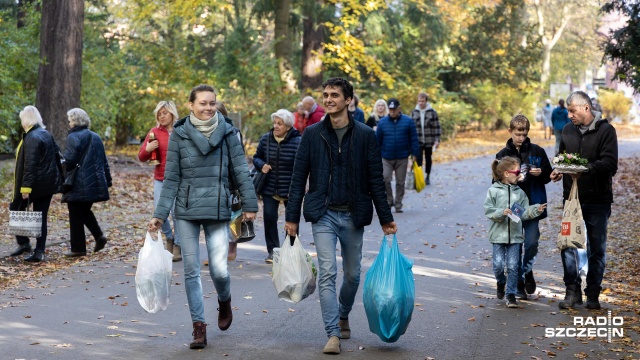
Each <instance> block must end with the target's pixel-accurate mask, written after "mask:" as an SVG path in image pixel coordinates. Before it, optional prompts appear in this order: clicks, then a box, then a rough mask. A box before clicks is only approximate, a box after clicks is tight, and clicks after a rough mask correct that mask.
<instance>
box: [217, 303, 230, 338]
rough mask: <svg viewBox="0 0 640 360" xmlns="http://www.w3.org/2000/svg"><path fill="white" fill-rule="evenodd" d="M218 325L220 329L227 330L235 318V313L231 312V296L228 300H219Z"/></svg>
mask: <svg viewBox="0 0 640 360" xmlns="http://www.w3.org/2000/svg"><path fill="white" fill-rule="evenodd" d="M218 306H220V307H219V308H218V311H219V312H218V327H219V328H220V330H222V331H225V330H227V329H228V328H229V326H231V321H232V320H233V314H232V313H231V297H229V300H227V301H220V300H218Z"/></svg>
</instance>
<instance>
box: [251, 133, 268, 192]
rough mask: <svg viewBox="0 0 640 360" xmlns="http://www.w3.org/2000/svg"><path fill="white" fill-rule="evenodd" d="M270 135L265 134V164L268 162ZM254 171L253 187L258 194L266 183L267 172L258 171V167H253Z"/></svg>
mask: <svg viewBox="0 0 640 360" xmlns="http://www.w3.org/2000/svg"><path fill="white" fill-rule="evenodd" d="M270 138H271V135H269V136H267V162H266V163H265V164H268V163H269V142H270V140H271V139H270ZM253 170H254V172H253V187H254V188H255V189H256V194H260V193H262V189H264V186H265V185H266V184H267V179H268V177H269V173H266V174H265V173H263V172H262V171H259V170H258V169H256V168H255V167H254V168H253Z"/></svg>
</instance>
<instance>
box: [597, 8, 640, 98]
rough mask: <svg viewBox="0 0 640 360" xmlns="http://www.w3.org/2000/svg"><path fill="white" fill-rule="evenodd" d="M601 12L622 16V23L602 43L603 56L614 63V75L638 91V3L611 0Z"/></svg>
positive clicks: (639, 19) (639, 17) (639, 50)
mask: <svg viewBox="0 0 640 360" xmlns="http://www.w3.org/2000/svg"><path fill="white" fill-rule="evenodd" d="M602 13H604V14H614V15H619V16H622V17H623V18H624V19H625V20H624V25H623V26H622V27H620V28H619V29H612V30H610V31H609V34H607V38H606V41H605V42H604V43H603V44H602V48H603V50H604V55H605V58H606V59H608V60H610V61H611V62H613V64H614V65H615V72H614V77H615V78H616V79H618V80H620V81H623V82H625V83H626V84H627V85H629V86H631V87H632V88H634V89H635V91H636V92H639V91H640V71H639V69H640V3H638V2H628V1H623V0H612V1H609V2H608V3H606V4H605V5H604V6H603V7H602Z"/></svg>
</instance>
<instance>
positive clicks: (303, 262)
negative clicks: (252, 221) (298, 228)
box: [272, 235, 317, 303]
mask: <svg viewBox="0 0 640 360" xmlns="http://www.w3.org/2000/svg"><path fill="white" fill-rule="evenodd" d="M272 276H273V278H272V280H273V285H274V286H275V287H276V291H277V292H278V297H279V298H281V299H284V300H286V301H289V302H293V303H297V302H299V301H300V300H302V299H304V298H306V297H308V296H309V295H311V294H313V292H314V291H315V290H316V276H317V272H316V267H315V265H314V264H313V259H311V255H309V254H308V253H307V252H306V251H305V250H304V248H303V247H302V243H301V242H300V238H299V237H296V238H295V239H294V242H293V245H291V237H289V235H287V236H286V237H285V240H284V244H283V245H282V247H281V248H275V249H273V275H272Z"/></svg>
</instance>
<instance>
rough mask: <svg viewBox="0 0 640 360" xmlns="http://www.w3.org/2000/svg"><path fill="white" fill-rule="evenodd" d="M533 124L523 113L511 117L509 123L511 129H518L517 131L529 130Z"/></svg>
mask: <svg viewBox="0 0 640 360" xmlns="http://www.w3.org/2000/svg"><path fill="white" fill-rule="evenodd" d="M530 127H531V124H530V123H529V119H527V117H526V116H524V115H522V114H518V115H516V116H514V117H513V118H512V119H511V122H510V123H509V130H511V131H513V130H517V131H529V128H530Z"/></svg>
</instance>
